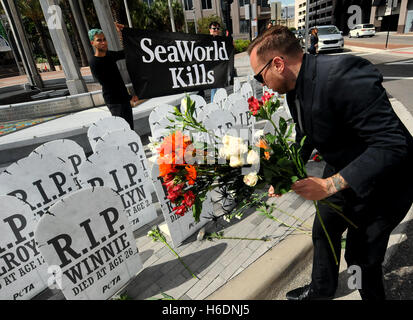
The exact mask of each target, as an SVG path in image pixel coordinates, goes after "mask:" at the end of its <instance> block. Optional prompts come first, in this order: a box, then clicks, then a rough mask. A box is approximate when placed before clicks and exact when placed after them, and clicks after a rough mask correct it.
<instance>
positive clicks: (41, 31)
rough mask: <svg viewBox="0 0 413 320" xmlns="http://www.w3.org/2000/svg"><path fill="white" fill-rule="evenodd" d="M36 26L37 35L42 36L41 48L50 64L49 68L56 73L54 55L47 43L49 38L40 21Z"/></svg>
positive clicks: (35, 23)
mask: <svg viewBox="0 0 413 320" xmlns="http://www.w3.org/2000/svg"><path fill="white" fill-rule="evenodd" d="M34 25H35V27H36V31H37V33H38V34H39V35H40V46H41V47H42V49H43V52H44V54H45V55H46V59H47V62H48V63H49V67H50V70H51V71H56V68H55V65H54V63H53V60H52V53H51V50H50V48H49V45H48V43H47V40H48V39H47V36H46V34H45V32H44V29H43V25H42V23H41V22H40V21H35V22H34Z"/></svg>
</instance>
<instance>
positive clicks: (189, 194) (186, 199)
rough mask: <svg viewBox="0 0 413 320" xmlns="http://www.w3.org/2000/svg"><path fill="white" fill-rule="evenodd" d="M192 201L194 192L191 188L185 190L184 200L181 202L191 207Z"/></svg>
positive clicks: (193, 200)
mask: <svg viewBox="0 0 413 320" xmlns="http://www.w3.org/2000/svg"><path fill="white" fill-rule="evenodd" d="M194 202H195V195H194V193H193V192H192V191H191V190H189V191H187V192H186V193H185V194H184V201H183V203H184V204H186V206H187V207H189V208H190V207H192V205H193V204H194Z"/></svg>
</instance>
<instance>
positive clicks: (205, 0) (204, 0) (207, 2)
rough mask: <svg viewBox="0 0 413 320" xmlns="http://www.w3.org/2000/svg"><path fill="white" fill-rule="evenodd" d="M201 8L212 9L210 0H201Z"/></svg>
mask: <svg viewBox="0 0 413 320" xmlns="http://www.w3.org/2000/svg"><path fill="white" fill-rule="evenodd" d="M202 9H212V0H202Z"/></svg>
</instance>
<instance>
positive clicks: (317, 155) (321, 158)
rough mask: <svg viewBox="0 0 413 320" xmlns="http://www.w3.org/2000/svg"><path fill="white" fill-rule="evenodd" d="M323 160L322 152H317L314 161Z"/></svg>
mask: <svg viewBox="0 0 413 320" xmlns="http://www.w3.org/2000/svg"><path fill="white" fill-rule="evenodd" d="M321 160H323V157H321V156H320V154H319V153H318V152H317V153H316V154H315V155H314V157H313V161H315V162H320V161H321Z"/></svg>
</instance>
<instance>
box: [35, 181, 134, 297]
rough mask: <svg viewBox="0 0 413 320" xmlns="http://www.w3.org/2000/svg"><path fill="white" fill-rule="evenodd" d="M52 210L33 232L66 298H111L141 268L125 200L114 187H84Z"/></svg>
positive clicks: (59, 202)
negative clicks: (125, 208) (124, 212)
mask: <svg viewBox="0 0 413 320" xmlns="http://www.w3.org/2000/svg"><path fill="white" fill-rule="evenodd" d="M49 212H50V214H45V215H44V216H43V217H42V218H41V219H40V221H39V223H38V225H37V228H36V230H35V235H34V236H35V239H36V242H37V243H38V248H39V250H40V253H41V254H42V256H43V258H44V259H45V261H46V262H47V264H48V265H49V267H53V269H54V270H55V281H56V283H57V285H58V287H59V288H60V289H61V290H62V292H63V294H64V296H65V297H66V299H68V300H81V299H82V300H83V299H90V300H102V299H108V298H110V297H111V296H113V295H114V294H115V293H116V292H117V291H119V290H120V289H121V288H122V287H123V286H125V285H126V284H127V283H128V282H129V281H130V280H131V279H132V278H133V277H134V276H135V275H136V274H137V272H138V271H139V270H141V269H142V262H141V259H140V257H139V253H138V249H137V248H136V242H135V239H134V237H133V233H132V230H131V228H130V226H129V222H128V219H127V217H126V216H125V215H124V214H123V205H122V200H121V199H120V197H119V195H118V194H116V193H115V192H114V191H113V190H111V189H110V188H105V187H97V188H83V189H82V190H79V191H76V192H73V193H71V194H69V195H68V196H67V197H65V198H64V199H62V200H60V201H58V202H57V203H56V204H54V205H53V206H52V207H51V208H50V210H49Z"/></svg>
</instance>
